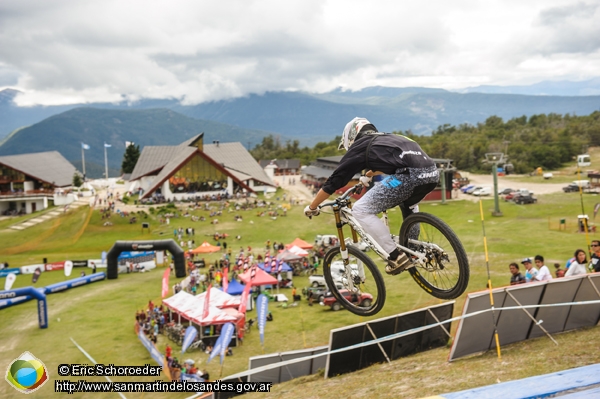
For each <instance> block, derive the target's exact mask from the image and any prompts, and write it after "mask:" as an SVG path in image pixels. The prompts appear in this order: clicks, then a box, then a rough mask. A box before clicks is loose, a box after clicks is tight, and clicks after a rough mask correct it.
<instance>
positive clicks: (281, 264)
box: [277, 260, 283, 273]
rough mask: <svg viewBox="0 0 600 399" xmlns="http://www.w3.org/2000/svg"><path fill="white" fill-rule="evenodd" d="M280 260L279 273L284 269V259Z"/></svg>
mask: <svg viewBox="0 0 600 399" xmlns="http://www.w3.org/2000/svg"><path fill="white" fill-rule="evenodd" d="M278 262H279V267H278V268H277V271H278V272H279V273H281V271H282V270H283V260H278Z"/></svg>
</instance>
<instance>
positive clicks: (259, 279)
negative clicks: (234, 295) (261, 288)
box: [239, 267, 277, 287]
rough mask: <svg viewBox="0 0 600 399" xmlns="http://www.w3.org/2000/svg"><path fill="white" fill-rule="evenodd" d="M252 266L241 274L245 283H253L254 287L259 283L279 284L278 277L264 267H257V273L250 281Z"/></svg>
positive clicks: (240, 276)
mask: <svg viewBox="0 0 600 399" xmlns="http://www.w3.org/2000/svg"><path fill="white" fill-rule="evenodd" d="M251 271H252V268H249V269H248V270H247V271H246V273H244V274H240V275H239V278H240V280H242V281H243V282H244V283H246V284H248V283H251V286H252V287H256V286H258V285H273V284H277V279H276V278H275V277H273V276H270V275H269V274H268V273H267V272H265V271H263V270H262V269H259V268H258V267H257V268H256V275H255V276H254V280H252V281H250V272H251Z"/></svg>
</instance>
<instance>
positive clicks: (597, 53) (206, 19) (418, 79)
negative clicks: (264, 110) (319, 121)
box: [0, 0, 600, 105]
mask: <svg viewBox="0 0 600 399" xmlns="http://www.w3.org/2000/svg"><path fill="white" fill-rule="evenodd" d="M598 76H600V0H584V1H581V2H577V1H564V0H540V1H538V0H420V1H413V0H389V1H387V0H371V1H356V0H299V1H295V0H285V1H282V0H260V1H252V0H239V1H234V0H232V1H229V0H219V1H217V0H213V1H204V0H190V1H184V0H181V1H177V0H170V1H164V0H161V1H151V0H143V1H134V0H127V1H122V0H119V1H113V0H98V1H96V0H86V1H72V0H64V1H63V0H37V1H34V0H2V1H0V89H3V88H7V87H10V88H15V89H19V90H21V91H23V92H24V94H23V95H21V96H20V97H19V98H18V102H19V103H20V104H22V105H28V104H60V103H75V102H77V103H79V102H95V101H111V102H116V101H119V100H122V99H127V100H136V99H139V98H165V97H172V98H179V99H181V100H182V101H183V102H184V103H187V104H194V103H198V102H203V101H208V100H219V99H225V98H231V97H237V96H243V95H245V94H248V93H263V92H265V91H278V90H303V91H310V92H325V91H329V90H332V89H334V88H336V87H343V88H346V89H351V90H358V89H361V88H363V87H368V86H375V85H382V86H395V87H404V86H424V87H441V88H446V89H457V88H463V87H470V86H478V85H484V84H485V85H488V84H489V85H521V84H532V83H536V82H539V81H543V80H575V81H577V80H585V79H590V78H593V77H598Z"/></svg>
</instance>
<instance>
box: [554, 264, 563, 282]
mask: <svg viewBox="0 0 600 399" xmlns="http://www.w3.org/2000/svg"><path fill="white" fill-rule="evenodd" d="M554 268H555V269H556V270H555V271H554V275H555V276H556V277H557V278H560V277H564V276H565V269H561V268H560V263H555V264H554Z"/></svg>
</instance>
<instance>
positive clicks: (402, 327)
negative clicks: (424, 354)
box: [392, 311, 425, 359]
mask: <svg viewBox="0 0 600 399" xmlns="http://www.w3.org/2000/svg"><path fill="white" fill-rule="evenodd" d="M424 313H425V311H418V312H414V313H409V314H406V315H401V316H398V321H397V327H396V331H395V332H403V331H407V330H412V329H413V328H417V327H421V326H423V325H424V324H423V323H424V322H425V314H424ZM422 336H423V332H418V333H415V334H410V335H406V336H404V337H401V338H397V339H395V340H394V352H393V354H392V356H393V359H398V358H399V357H404V356H408V355H412V354H413V353H415V352H418V351H420V350H421V341H422Z"/></svg>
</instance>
